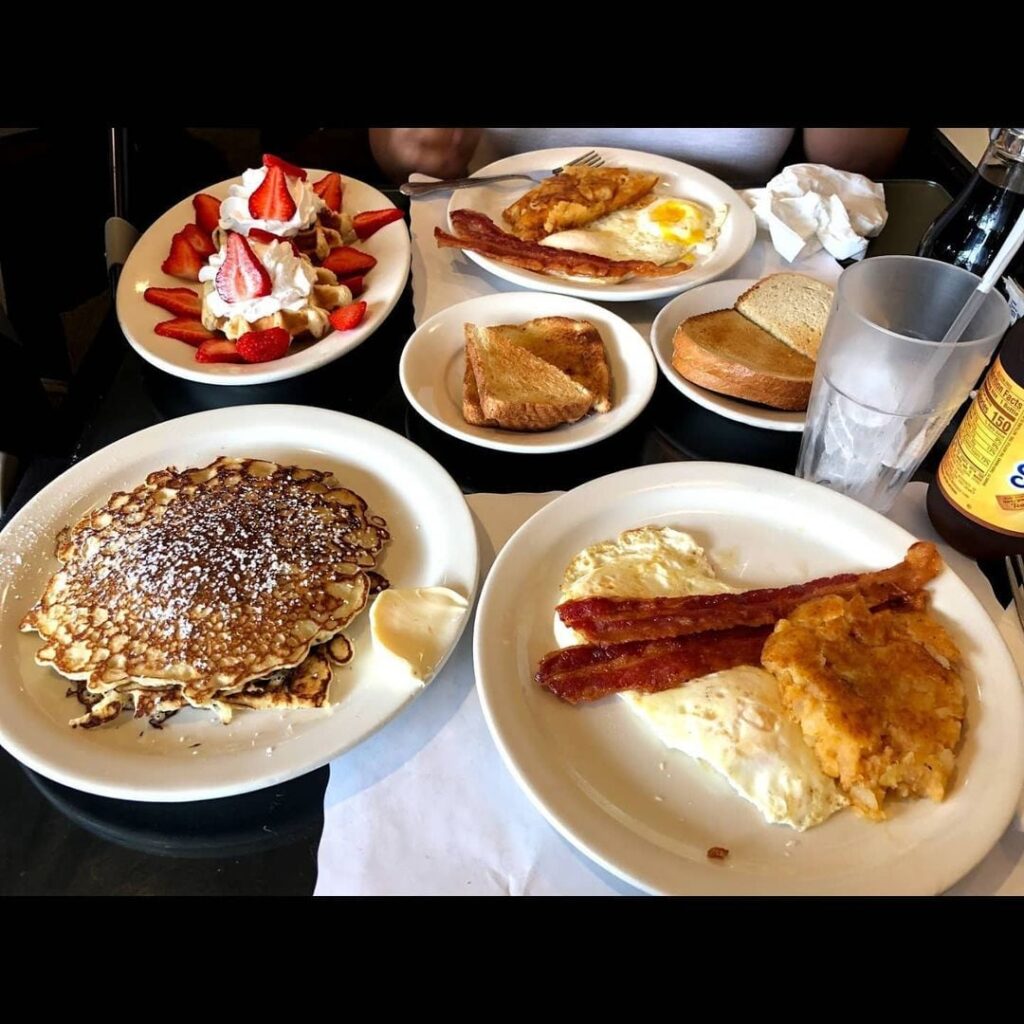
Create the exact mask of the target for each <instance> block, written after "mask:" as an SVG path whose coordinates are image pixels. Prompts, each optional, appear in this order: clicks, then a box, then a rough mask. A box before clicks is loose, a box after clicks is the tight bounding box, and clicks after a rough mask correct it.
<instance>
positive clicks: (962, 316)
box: [939, 213, 1024, 361]
mask: <svg viewBox="0 0 1024 1024" xmlns="http://www.w3.org/2000/svg"><path fill="white" fill-rule="evenodd" d="M1021 242H1024V213H1021V215H1020V216H1019V217H1018V218H1017V223H1016V224H1014V225H1013V227H1012V228H1011V229H1010V233H1009V234H1008V235H1007V236H1006V240H1005V241H1004V242H1003V244H1002V246H1001V247H1000V249H999V252H997V253H996V258H995V259H994V260H993V261H992V265H991V266H990V267H989V268H988V270H986V271H985V276H984V277H983V278H982V279H981V284H979V285H978V287H977V288H975V289H974V291H973V292H971V295H970V298H968V300H967V302H966V303H965V304H964V308H963V309H961V310H960V312H959V313H958V314H957V318H956V319H955V320H954V321H953V322H952V323H951V324H950V325H949V330H948V331H946V335H945V337H944V338H943V339H942V341H941V342H939V344H940V345H951V344H952V343H953V342H954V341H959V340H960V335H961V334H963V333H964V331H966V330H967V326H968V324H970V322H971V321H972V320H973V319H974V314H975V313H977V312H978V310H979V309H980V308H981V304H982V303H983V302H984V301H985V299H986V298H987V297H988V293H989V292H990V291H992V288H993V286H994V285H995V283H996V281H998V280H999V279H1000V278H1001V277H1002V276H1003V273H1004V272H1005V270H1006V268H1007V267H1008V266H1009V265H1010V260H1012V259H1013V257H1014V256H1016V255H1017V250H1018V249H1019V248H1020V246H1021ZM943 361H945V360H943Z"/></svg>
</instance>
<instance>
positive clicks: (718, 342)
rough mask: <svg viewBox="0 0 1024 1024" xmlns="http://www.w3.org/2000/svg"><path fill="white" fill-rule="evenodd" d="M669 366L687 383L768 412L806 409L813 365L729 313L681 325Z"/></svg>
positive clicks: (724, 311) (703, 316) (694, 318)
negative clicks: (771, 410) (756, 404)
mask: <svg viewBox="0 0 1024 1024" xmlns="http://www.w3.org/2000/svg"><path fill="white" fill-rule="evenodd" d="M672 365H673V366H674V367H675V368H676V369H677V370H678V371H679V373H680V374H682V375H683V376H684V377H685V378H686V379H687V380H689V381H693V383H694V384H699V385H700V386H701V387H703V388H708V390H710V391H717V392H719V393H720V394H723V395H732V396H733V397H734V398H743V399H745V400H746V401H748V402H759V403H760V404H761V405H769V406H771V407H772V408H774V409H789V410H794V409H806V408H807V400H808V399H809V398H810V396H811V381H812V380H813V379H814V363H812V362H811V360H810V359H808V358H807V357H806V356H802V355H800V354H799V353H798V352H794V351H793V349H791V348H790V347H789V346H788V345H784V344H783V343H782V342H781V341H779V340H778V339H776V338H773V337H772V336H771V335H770V334H769V333H768V332H767V331H765V330H762V329H761V328H760V327H758V326H757V324H755V323H753V322H752V321H750V320H748V319H747V318H746V317H745V316H743V315H742V314H741V313H737V312H736V310H734V309H720V310H717V311H716V312H713V313H702V314H701V315H700V316H692V317H690V319H689V320H684V321H683V322H682V323H681V324H680V325H679V326H678V327H677V328H676V333H675V338H674V339H673V353H672Z"/></svg>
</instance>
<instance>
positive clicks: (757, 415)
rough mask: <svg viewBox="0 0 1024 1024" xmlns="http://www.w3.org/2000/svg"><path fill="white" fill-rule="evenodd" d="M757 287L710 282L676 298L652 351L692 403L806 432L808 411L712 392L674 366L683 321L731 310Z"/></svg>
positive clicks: (769, 426)
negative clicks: (787, 408) (716, 311)
mask: <svg viewBox="0 0 1024 1024" xmlns="http://www.w3.org/2000/svg"><path fill="white" fill-rule="evenodd" d="M825 283H826V284H829V285H834V283H835V282H834V280H833V281H826V282H825ZM755 284H757V280H756V279H753V278H751V279H745V278H744V279H733V280H727V281H711V282H709V283H708V284H705V285H701V287H699V288H694V289H692V290H691V291H688V292H684V293H683V294H682V295H679V296H677V297H676V298H675V299H673V300H672V301H671V302H669V303H668V304H667V305H666V306H665V307H664V308H663V309H662V310H661V312H660V313H659V314H658V316H657V317H656V318H655V320H654V323H653V324H652V325H651V347H652V348H653V349H654V357H655V359H656V360H657V361H658V367H659V368H660V370H661V372H662V374H663V375H664V376H665V379H666V380H667V381H668V382H669V383H670V384H671V385H672V386H673V387H674V388H675V389H676V390H677V391H680V392H681V393H682V394H684V395H686V397H687V398H689V399H690V400H691V401H693V402H696V403H697V404H698V405H700V406H703V407H704V408H705V409H709V410H710V411H711V412H714V413H718V415H719V416H724V417H725V418H726V419H730V420H735V421H736V422H737V423H745V424H747V425H748V426H751V427H762V428H764V429H766V430H782V431H791V432H794V433H799V432H800V431H802V430H803V429H804V423H805V421H806V419H807V412H806V410H803V409H801V410H799V411H796V412H787V411H784V410H782V409H772V408H769V407H768V406H766V405H758V404H757V403H755V402H746V401H743V400H742V399H740V398H733V397H731V396H730V395H723V394H720V393H718V392H717V391H711V390H709V389H708V388H704V387H701V386H700V385H699V384H695V383H693V381H690V380H687V379H686V378H685V377H684V376H683V375H682V374H681V373H680V372H679V371H678V370H677V369H676V368H675V367H674V366H673V365H672V353H673V348H674V338H675V333H676V328H677V327H678V326H679V325H680V324H681V323H682V322H683V321H684V320H687V319H689V318H690V317H693V316H700V315H701V314H703V313H710V312H713V311H715V310H720V309H730V308H732V306H733V304H734V303H735V302H736V300H737V299H738V298H739V297H740V296H741V295H742V294H743V293H744V292H745V291H747V290H748V289H749V288H752V287H753V286H754V285H755Z"/></svg>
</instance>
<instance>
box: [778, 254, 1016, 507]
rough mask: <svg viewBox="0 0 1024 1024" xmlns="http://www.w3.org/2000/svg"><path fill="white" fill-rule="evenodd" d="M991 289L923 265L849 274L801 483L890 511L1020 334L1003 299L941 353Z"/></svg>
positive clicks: (815, 392)
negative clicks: (957, 322)
mask: <svg viewBox="0 0 1024 1024" xmlns="http://www.w3.org/2000/svg"><path fill="white" fill-rule="evenodd" d="M980 280H981V279H980V278H979V277H977V276H976V275H975V274H972V273H970V271H967V270H964V269H962V268H961V267H954V266H952V265H950V264H948V263H941V262H939V261H938V260H931V259H925V258H923V257H920V256H877V257H874V258H872V259H866V260H864V261H862V262H861V263H855V264H853V266H850V267H848V268H847V269H846V270H844V271H843V273H842V275H841V276H840V278H839V283H838V285H837V287H836V297H835V301H834V302H833V303H832V312H831V315H830V316H829V320H828V325H827V326H826V328H825V335H824V337H823V338H822V341H821V349H820V351H819V352H818V361H817V366H816V368H815V372H814V385H813V387H812V389H811V398H810V402H809V404H808V406H807V425H806V427H805V428H804V436H803V441H802V443H801V445H800V457H799V460H798V462H797V468H796V474H797V476H800V477H803V478H804V479H806V480H813V481H815V482H816V483H820V484H824V485H825V486H826V487H830V488H832V490H835V491H840V492H842V493H843V494H848V495H850V497H852V498H856V499H857V500H858V501H860V502H862V503H863V504H865V505H868V506H870V507H871V508H873V509H876V510H878V511H879V512H886V511H888V510H889V509H890V508H891V507H892V504H893V502H894V501H895V500H896V496H897V495H898V494H899V492H900V491H901V490H902V489H903V485H904V484H905V483H906V482H907V481H908V480H909V479H910V477H911V476H912V475H913V473H914V471H915V470H916V469H917V467H918V466H919V465H920V463H921V460H922V459H923V458H924V457H925V455H927V454H928V450H929V449H930V448H931V446H932V445H933V444H934V443H935V441H936V439H937V438H938V436H939V435H940V434H941V433H942V431H943V428H944V427H945V426H946V424H947V423H948V422H949V421H950V419H951V418H952V417H953V414H954V413H955V412H956V411H957V409H958V408H959V407H960V405H961V404H962V403H963V401H964V399H965V398H966V397H967V396H968V394H969V393H970V391H971V388H972V387H974V385H975V384H976V383H977V381H978V378H979V377H980V376H981V374H982V372H983V371H984V369H985V367H986V365H987V364H988V361H989V359H990V358H991V356H992V353H993V352H994V351H995V348H996V345H997V344H998V343H999V340H1000V338H1002V336H1003V334H1004V333H1005V331H1006V329H1007V327H1009V324H1010V312H1009V308H1008V307H1007V304H1006V300H1005V299H1004V298H1003V297H1002V295H1000V294H999V293H998V292H995V291H993V292H992V293H991V294H990V295H989V296H988V298H987V299H986V300H985V302H984V304H983V305H982V306H981V308H980V309H979V310H978V312H977V313H976V314H975V317H974V319H973V320H972V322H971V324H970V326H969V327H968V328H967V330H966V331H965V332H964V334H963V336H962V337H961V339H960V341H958V342H956V343H954V344H952V345H940V344H938V340H939V339H940V338H942V336H943V335H944V334H945V333H946V329H947V328H948V327H949V325H950V324H951V323H952V322H953V319H954V318H955V317H956V315H957V313H958V312H959V311H960V309H961V307H962V306H963V305H964V303H965V302H966V301H967V298H968V296H969V295H970V294H971V293H972V292H973V291H974V289H975V288H976V287H977V286H978V283H979V281H980Z"/></svg>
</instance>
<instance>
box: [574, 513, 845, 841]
mask: <svg viewBox="0 0 1024 1024" xmlns="http://www.w3.org/2000/svg"><path fill="white" fill-rule="evenodd" d="M735 592H736V588H735V587H730V586H729V585H728V584H726V583H723V582H722V581H721V580H719V579H717V578H716V577H715V571H714V567H713V566H712V565H711V563H710V561H709V560H708V558H707V556H706V555H705V554H704V550H703V548H701V546H700V545H699V544H697V542H696V541H695V540H694V539H693V538H692V537H691V536H690V535H689V534H687V533H684V532H682V531H680V530H674V529H672V528H671V527H656V526H645V527H640V528H638V529H635V530H627V531H626V532H625V533H623V534H621V535H620V536H619V537H618V539H616V540H614V541H605V542H603V543H601V544H595V545H593V546H592V547H589V548H586V549H584V550H583V551H581V552H580V553H579V554H578V555H577V556H576V557H575V558H574V559H573V560H572V562H570V563H569V566H568V568H567V569H566V571H565V576H564V578H563V580H562V596H563V599H564V600H573V599H578V598H582V597H597V596H601V597H634V598H643V597H666V596H683V595H687V594H722V593H735ZM555 634H556V637H557V640H558V643H559V644H560V645H561V646H562V647H568V646H570V645H572V644H575V643H580V642H581V638H579V637H577V635H576V634H575V633H574V632H573V631H572V630H570V629H568V628H567V627H566V626H564V625H563V624H562V623H561V621H560V620H559V619H558V617H557V615H556V616H555ZM619 697H620V699H621V700H623V701H624V702H625V703H626V705H627V706H628V707H629V709H630V711H632V712H633V714H635V715H636V716H637V717H638V718H639V719H640V721H641V722H643V724H644V725H645V726H646V727H647V728H648V729H650V730H651V732H652V733H653V734H654V735H655V736H656V737H657V738H658V739H659V740H660V741H661V743H663V744H664V745H665V746H666V747H668V748H670V749H673V750H679V751H681V752H682V753H684V754H686V755H687V756H688V757H692V758H695V759H696V760H698V761H702V762H704V763H705V764H707V765H709V766H710V767H711V768H713V769H714V770H715V771H717V772H718V773H719V774H720V775H722V776H723V777H724V778H725V779H726V780H727V781H728V783H729V785H730V786H732V788H733V789H734V790H735V791H736V792H737V793H738V794H739V795H740V796H741V797H743V798H744V799H745V800H748V801H749V802H750V803H752V804H753V805H754V806H755V807H756V808H757V809H758V811H759V812H760V813H761V815H762V817H763V818H764V819H765V821H767V822H770V823H778V824H784V825H789V826H790V827H791V828H794V829H796V830H798V831H801V832H802V831H803V830H804V829H807V828H810V827H811V826H813V825H818V824H820V823H821V822H823V821H825V819H826V818H828V817H830V816H831V815H832V814H833V813H834V812H835V811H837V810H839V809H840V808H842V807H845V806H846V805H847V800H846V797H845V796H844V795H843V794H842V793H841V791H840V790H839V789H838V787H837V786H836V784H835V782H834V781H833V780H832V779H830V778H829V777H828V776H827V775H825V773H824V772H823V771H822V770H821V766H820V765H819V764H818V759H817V757H816V756H815V754H814V752H813V751H812V750H811V748H810V747H809V746H808V745H807V743H806V742H805V741H804V738H803V735H802V733H801V731H800V727H799V726H798V725H797V724H796V723H795V722H793V721H792V720H791V719H790V717H789V715H788V714H787V712H786V709H785V707H784V706H783V704H782V698H781V696H780V694H779V687H778V684H777V683H776V681H775V679H774V677H773V676H771V675H770V674H769V673H768V672H766V671H765V670H764V669H762V668H761V667H760V666H754V665H750V666H742V667H740V668H734V669H729V670H728V671H725V672H716V673H714V674H713V675H710V676H705V677H704V678H703V679H694V680H692V681H691V682H688V683H686V684H685V685H683V686H679V687H676V688H675V689H671V690H664V691H662V692H661V693H639V692H626V693H620V694H619Z"/></svg>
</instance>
